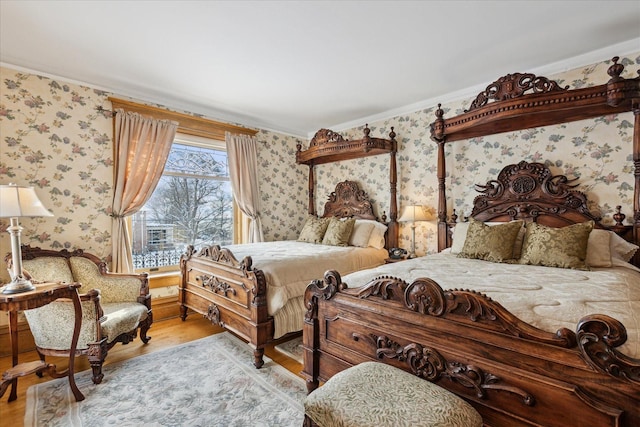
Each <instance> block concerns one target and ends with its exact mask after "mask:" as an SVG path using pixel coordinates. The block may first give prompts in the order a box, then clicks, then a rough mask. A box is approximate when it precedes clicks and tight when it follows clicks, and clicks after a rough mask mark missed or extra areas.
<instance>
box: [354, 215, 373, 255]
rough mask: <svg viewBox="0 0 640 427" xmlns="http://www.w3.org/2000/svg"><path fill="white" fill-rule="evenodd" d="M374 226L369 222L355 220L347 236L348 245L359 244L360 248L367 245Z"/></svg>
mask: <svg viewBox="0 0 640 427" xmlns="http://www.w3.org/2000/svg"><path fill="white" fill-rule="evenodd" d="M374 228H375V225H373V224H371V223H368V222H361V221H360V220H356V222H355V224H353V231H352V232H351V236H350V237H349V245H350V246H359V247H361V248H366V247H367V246H369V238H370V237H371V233H372V232H373V229H374Z"/></svg>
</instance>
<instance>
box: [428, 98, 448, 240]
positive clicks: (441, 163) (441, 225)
mask: <svg viewBox="0 0 640 427" xmlns="http://www.w3.org/2000/svg"><path fill="white" fill-rule="evenodd" d="M441 106H442V104H438V109H437V110H436V120H435V122H434V123H433V129H434V130H433V131H432V137H431V139H433V140H434V141H435V142H436V144H438V170H437V174H438V252H440V251H441V250H443V249H445V248H448V247H449V246H451V241H450V234H449V233H448V231H447V227H448V225H447V194H446V185H445V179H446V176H447V166H446V163H445V158H444V143H445V138H444V135H443V133H442V130H443V125H444V119H443V118H442V116H443V114H444V111H442V108H440V107H441Z"/></svg>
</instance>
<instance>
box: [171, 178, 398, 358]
mask: <svg viewBox="0 0 640 427" xmlns="http://www.w3.org/2000/svg"><path fill="white" fill-rule="evenodd" d="M323 216H324V217H340V218H342V217H355V218H359V219H367V220H375V219H376V216H375V215H374V212H373V206H372V203H371V201H370V200H369V196H368V195H367V193H365V192H364V191H362V190H360V188H359V187H358V185H357V183H356V182H354V181H343V182H340V183H338V184H337V185H336V190H335V191H334V192H333V193H332V194H331V195H330V196H329V199H328V201H327V203H326V204H325V209H324V214H323ZM383 221H384V217H383ZM394 222H395V221H391V222H390V223H389V224H391V223H394ZM386 237H387V242H395V241H397V238H398V236H397V227H395V228H393V230H392V229H391V228H389V231H388V232H387V236H386ZM388 244H389V243H388ZM265 250H266V249H265ZM310 262H312V260H310ZM263 268H264V265H263ZM180 272H181V279H180V287H179V288H180V313H181V318H182V320H185V319H186V317H187V314H188V311H189V310H193V311H195V312H196V313H201V314H203V315H204V316H205V317H207V318H208V319H209V320H210V321H211V323H213V324H214V325H219V326H222V327H223V328H225V329H227V330H229V331H231V332H233V333H235V334H236V335H238V336H240V337H242V338H243V339H245V340H246V341H248V342H249V344H250V345H251V346H252V347H253V349H254V352H253V355H254V365H255V366H256V367H257V368H260V367H261V366H262V365H263V363H264V362H263V355H264V348H265V346H266V345H267V343H269V342H270V341H271V340H272V339H273V336H274V330H275V327H274V319H273V317H272V316H270V315H269V313H268V309H267V286H268V284H267V281H266V279H265V275H264V273H263V271H262V270H261V269H257V268H254V267H253V259H252V258H251V256H245V257H244V258H243V259H241V260H239V259H237V258H236V257H235V256H234V254H233V253H232V252H231V251H230V250H229V249H227V248H220V246H218V245H212V246H207V247H204V248H202V249H200V250H199V251H196V250H195V248H194V247H193V246H190V247H189V248H188V249H187V251H186V253H185V254H183V255H182V257H181V258H180ZM310 279H311V277H309V280H310Z"/></svg>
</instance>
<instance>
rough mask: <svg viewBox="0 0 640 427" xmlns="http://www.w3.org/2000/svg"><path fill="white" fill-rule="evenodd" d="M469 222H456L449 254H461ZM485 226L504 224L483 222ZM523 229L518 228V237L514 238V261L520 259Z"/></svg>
mask: <svg viewBox="0 0 640 427" xmlns="http://www.w3.org/2000/svg"><path fill="white" fill-rule="evenodd" d="M470 223H471V222H469V221H467V222H458V223H456V225H455V227H454V228H453V237H452V239H453V243H451V253H452V254H459V253H460V252H462V248H463V247H464V241H465V240H466V238H467V230H468V229H469V224H470ZM485 224H486V225H488V226H492V225H499V224H504V222H485ZM524 231H525V229H524V227H522V228H520V231H519V232H518V236H517V237H516V241H515V243H514V245H513V257H514V258H515V259H520V254H521V252H522V242H523V240H524Z"/></svg>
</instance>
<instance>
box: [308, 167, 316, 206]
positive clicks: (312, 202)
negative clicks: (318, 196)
mask: <svg viewBox="0 0 640 427" xmlns="http://www.w3.org/2000/svg"><path fill="white" fill-rule="evenodd" d="M314 185H315V177H314V174H313V165H309V215H315V214H316V201H315V200H314V194H315V188H314Z"/></svg>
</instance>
